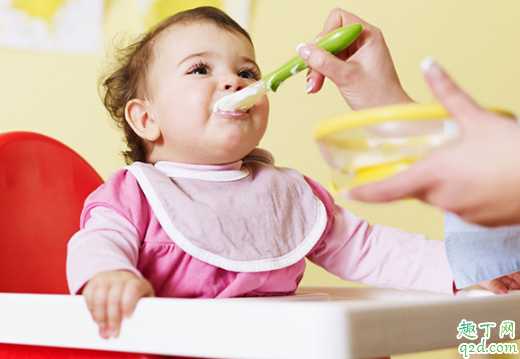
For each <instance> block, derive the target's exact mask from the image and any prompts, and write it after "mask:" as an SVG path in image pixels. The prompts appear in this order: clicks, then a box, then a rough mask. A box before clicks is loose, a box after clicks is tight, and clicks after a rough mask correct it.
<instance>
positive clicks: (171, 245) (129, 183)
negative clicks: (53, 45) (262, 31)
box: [67, 7, 455, 338]
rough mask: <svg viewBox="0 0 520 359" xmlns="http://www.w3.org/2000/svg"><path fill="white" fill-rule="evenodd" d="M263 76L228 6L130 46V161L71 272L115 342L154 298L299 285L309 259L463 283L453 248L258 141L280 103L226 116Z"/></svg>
mask: <svg viewBox="0 0 520 359" xmlns="http://www.w3.org/2000/svg"><path fill="white" fill-rule="evenodd" d="M260 77H261V73H260V69H259V67H258V65H257V64H256V62H255V52H254V49H253V44H252V42H251V39H250V37H249V35H248V34H247V32H246V31H245V30H244V29H242V28H241V27H240V26H239V25H238V24H237V23H236V22H235V21H233V20H232V19H231V18H230V17H228V16H227V15H226V14H225V13H223V12H222V11H220V10H218V9H215V8H211V7H201V8H196V9H192V10H189V11H185V12H182V13H179V14H176V15H174V16H172V17H170V18H168V19H167V20H165V21H164V22H162V23H161V24H159V25H158V27H156V28H155V29H154V30H152V31H151V32H149V33H147V34H146V35H145V36H144V37H143V38H142V39H141V40H140V41H138V42H136V43H135V44H133V45H131V46H129V47H128V48H126V51H125V52H124V54H123V58H121V64H120V67H119V68H118V69H117V71H115V72H114V73H113V74H112V75H111V76H110V77H108V79H106V81H105V82H104V86H105V89H106V95H105V99H104V103H105V106H106V107H107V109H108V111H109V112H110V114H111V115H112V117H113V118H114V120H115V121H117V123H118V124H119V126H120V127H121V128H122V129H123V131H124V134H125V137H126V141H127V143H128V150H127V151H126V152H125V157H126V160H127V163H129V164H130V165H129V166H127V167H125V168H124V169H121V170H119V171H117V172H116V173H114V174H113V175H112V176H111V177H110V178H109V179H108V181H107V182H106V183H105V184H103V185H102V186H101V187H100V188H98V189H97V190H96V191H95V192H93V193H92V194H91V195H90V196H89V197H88V198H87V200H86V202H85V206H84V209H83V212H82V215H81V230H80V231H79V232H78V233H76V234H75V235H74V236H73V237H72V239H71V240H70V243H69V248H68V259H67V276H68V281H69V286H70V290H71V292H72V293H73V294H80V293H82V294H83V295H84V296H85V299H86V302H87V305H88V308H89V310H90V311H91V313H92V316H93V318H94V320H95V321H96V323H97V324H98V325H99V332H100V335H101V336H102V337H104V338H108V337H110V336H117V335H118V334H119V330H120V324H121V321H122V319H123V318H124V317H128V316H130V315H131V314H132V312H133V310H134V308H135V306H136V303H137V301H138V300H139V298H141V297H144V296H154V295H156V296H160V297H183V298H229V297H244V296H246V297H247V296H251V297H253V296H280V295H290V294H293V293H294V292H295V291H296V289H297V287H298V284H299V282H300V281H301V279H302V277H303V274H304V271H305V259H306V258H307V259H309V260H310V261H312V262H314V263H316V264H317V265H319V266H321V267H323V268H324V269H326V270H327V271H329V272H331V273H333V274H335V275H338V276H339V277H341V278H343V279H344V280H349V281H359V282H362V283H365V284H368V285H372V286H380V287H387V288H400V289H413V290H430V291H435V292H442V293H447V294H453V293H454V291H455V289H454V285H453V277H452V273H451V271H450V268H449V265H448V262H447V259H446V254H445V249H444V243H443V242H442V241H438V240H429V239H427V238H426V237H425V236H423V235H420V234H410V233H407V232H404V231H401V230H397V229H392V228H385V227H382V226H378V225H375V226H370V225H369V224H368V223H367V221H366V220H363V219H360V218H356V217H355V216H354V215H353V214H352V213H351V212H350V211H348V210H347V209H344V208H341V207H339V206H337V205H335V204H334V201H333V199H332V197H331V196H330V195H329V194H328V193H327V191H326V190H325V189H323V187H321V186H320V185H319V184H318V183H316V182H314V181H313V180H311V179H309V178H307V177H305V176H303V175H302V174H300V173H299V172H297V171H296V170H293V169H289V168H280V167H276V166H274V159H273V157H272V156H271V154H270V153H269V152H267V151H264V150H261V149H258V148H256V146H257V145H258V143H259V142H260V140H261V138H262V136H263V135H264V132H265V130H266V127H267V120H268V116H269V103H268V100H267V97H265V96H264V97H263V98H262V99H260V100H259V101H258V102H257V103H256V104H255V106H254V107H252V108H251V109H250V110H248V111H245V112H244V111H226V112H213V106H214V104H215V102H216V101H218V100H219V99H220V98H222V97H223V96H226V95H228V94H230V93H233V92H236V91H239V90H241V89H243V88H244V87H246V86H248V85H249V84H251V83H253V82H254V81H257V80H259V79H260Z"/></svg>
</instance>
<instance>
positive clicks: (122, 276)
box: [67, 207, 153, 338]
mask: <svg viewBox="0 0 520 359" xmlns="http://www.w3.org/2000/svg"><path fill="white" fill-rule="evenodd" d="M139 243H140V239H139V235H138V233H137V230H136V229H135V227H134V226H133V225H132V224H131V223H130V222H129V221H128V220H126V219H125V218H124V217H123V216H121V215H119V214H118V213H116V212H115V211H113V210H111V209H109V208H106V207H95V208H93V209H92V210H91V211H90V218H89V220H88V221H87V222H86V224H85V227H84V228H83V229H82V230H80V231H79V232H78V233H76V234H75V235H74V236H73V237H72V239H71V240H70V242H69V248H68V256H67V278H68V280H69V287H70V289H71V292H72V293H78V294H80V293H83V295H84V297H85V300H86V302H87V306H88V308H89V310H90V312H91V314H92V317H93V319H94V321H95V322H96V323H97V324H98V325H99V333H100V335H101V336H102V337H103V338H108V337H110V336H117V335H118V334H119V328H120V325H121V321H122V318H123V317H129V316H130V315H131V314H132V312H133V310H134V308H135V305H136V304H137V300H138V299H139V298H141V297H144V296H153V288H152V286H151V284H150V283H149V282H148V281H147V280H146V279H145V278H143V277H142V276H141V274H140V273H139V271H138V270H137V269H136V265H137V259H138V253H139ZM85 283H86V284H85Z"/></svg>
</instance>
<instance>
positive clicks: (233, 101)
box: [213, 80, 269, 112]
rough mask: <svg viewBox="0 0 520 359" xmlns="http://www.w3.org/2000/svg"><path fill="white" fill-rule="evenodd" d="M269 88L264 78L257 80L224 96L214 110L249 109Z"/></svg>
mask: <svg viewBox="0 0 520 359" xmlns="http://www.w3.org/2000/svg"><path fill="white" fill-rule="evenodd" d="M267 91H269V89H268V88H267V86H266V85H265V84H264V82H263V81H262V80H260V81H257V82H255V83H254V84H252V85H249V86H247V87H245V88H244V89H242V90H240V91H238V92H234V93H232V94H230V95H227V96H224V97H222V98H221V99H220V100H218V101H217V102H216V103H215V106H214V107H213V112H218V111H219V110H220V111H236V110H242V111H247V110H248V109H250V108H251V107H253V105H254V104H255V103H256V101H258V100H259V99H260V98H261V97H262V96H263V95H264V94H265V93H266V92H267Z"/></svg>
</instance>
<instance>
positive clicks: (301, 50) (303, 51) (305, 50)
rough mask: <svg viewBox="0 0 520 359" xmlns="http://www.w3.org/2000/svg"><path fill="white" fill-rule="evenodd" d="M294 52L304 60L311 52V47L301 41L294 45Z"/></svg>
mask: <svg viewBox="0 0 520 359" xmlns="http://www.w3.org/2000/svg"><path fill="white" fill-rule="evenodd" d="M296 52H297V53H298V54H299V55H300V56H301V57H302V59H303V60H304V61H305V60H307V58H308V57H309V55H310V54H311V49H310V48H309V46H307V44H304V43H301V44H299V45H298V46H297V47H296Z"/></svg>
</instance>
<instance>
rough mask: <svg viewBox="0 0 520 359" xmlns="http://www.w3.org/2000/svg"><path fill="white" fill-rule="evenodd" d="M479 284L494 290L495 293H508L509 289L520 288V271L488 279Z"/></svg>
mask: <svg viewBox="0 0 520 359" xmlns="http://www.w3.org/2000/svg"><path fill="white" fill-rule="evenodd" d="M479 285H480V286H481V287H484V288H486V289H488V290H490V291H492V292H493V293H494V294H507V292H508V291H509V289H520V272H516V273H511V274H508V275H505V276H503V277H500V278H495V279H491V280H486V281H484V282H482V283H479Z"/></svg>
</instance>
